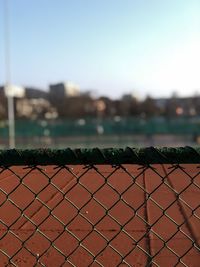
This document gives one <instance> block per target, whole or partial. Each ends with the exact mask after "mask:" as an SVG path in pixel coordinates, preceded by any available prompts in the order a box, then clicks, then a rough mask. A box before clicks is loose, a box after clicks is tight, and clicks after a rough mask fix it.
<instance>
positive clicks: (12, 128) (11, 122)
mask: <svg viewBox="0 0 200 267" xmlns="http://www.w3.org/2000/svg"><path fill="white" fill-rule="evenodd" d="M4 9H5V15H4V18H5V87H6V88H5V92H6V93H7V98H8V126H9V148H14V147H15V110H14V99H13V94H12V88H11V84H10V83H11V71H10V25H9V0H4Z"/></svg>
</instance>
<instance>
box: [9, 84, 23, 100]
mask: <svg viewBox="0 0 200 267" xmlns="http://www.w3.org/2000/svg"><path fill="white" fill-rule="evenodd" d="M4 94H5V96H7V97H9V96H11V97H15V98H23V97H25V88H24V87H22V86H16V85H9V86H4Z"/></svg>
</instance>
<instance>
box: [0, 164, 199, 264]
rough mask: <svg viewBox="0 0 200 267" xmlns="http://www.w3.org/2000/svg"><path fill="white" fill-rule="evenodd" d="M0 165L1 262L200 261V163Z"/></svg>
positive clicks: (106, 262) (176, 262) (182, 262)
mask: <svg viewBox="0 0 200 267" xmlns="http://www.w3.org/2000/svg"><path fill="white" fill-rule="evenodd" d="M70 167H73V170H72V169H69V170H68V169H67V168H64V169H60V168H55V167H53V166H47V167H41V170H40V169H39V168H38V169H37V168H35V169H30V168H24V167H12V168H10V169H8V170H1V171H0V266H52V267H54V266H78V267H79V266H80V267H82V266H83V267H86V266H95V267H96V266H109V267H114V266H135V267H136V266H137V267H139V266H148V264H149V265H151V266H168V267H171V266H190V267H195V266H196V267H198V266H199V262H200V231H199V229H200V174H199V169H198V166H197V165H182V167H184V169H181V168H180V167H178V168H176V167H175V166H174V167H172V166H167V165H164V166H162V165H154V166H153V168H151V169H150V168H148V169H146V168H141V166H137V165H126V166H125V165H124V166H123V167H124V169H123V168H115V167H112V166H107V165H106V166H96V167H97V169H96V170H95V169H94V168H92V169H87V168H84V166H70Z"/></svg>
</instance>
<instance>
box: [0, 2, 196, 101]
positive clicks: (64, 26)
mask: <svg viewBox="0 0 200 267" xmlns="http://www.w3.org/2000/svg"><path fill="white" fill-rule="evenodd" d="M4 1H5V0H0V19H1V20H0V40H2V41H1V42H0V83H1V84H2V83H4V81H5V63H4V43H3V40H4V31H3V30H4V20H3V17H4V9H3V4H4ZM9 2H10V3H9V6H10V36H11V73H12V83H14V84H17V85H31V86H39V87H41V88H43V89H47V88H48V85H49V84H50V83H55V82H60V81H68V80H70V81H74V82H75V83H77V84H79V85H80V87H81V89H83V90H87V89H92V90H96V91H97V92H98V94H99V95H100V94H101V95H102V94H104V95H108V96H113V97H115V98H116V97H118V96H120V95H122V94H123V93H128V92H133V93H136V94H137V95H141V96H144V95H146V94H150V95H152V96H169V95H170V94H171V93H172V92H174V91H176V92H178V93H179V94H180V95H189V94H194V92H197V91H199V92H200V73H199V72H200V1H199V0H9Z"/></svg>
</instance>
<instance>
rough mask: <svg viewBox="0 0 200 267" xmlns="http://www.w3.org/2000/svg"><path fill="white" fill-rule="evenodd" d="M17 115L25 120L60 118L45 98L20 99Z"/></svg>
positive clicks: (17, 105) (17, 103)
mask: <svg viewBox="0 0 200 267" xmlns="http://www.w3.org/2000/svg"><path fill="white" fill-rule="evenodd" d="M16 115H17V117H18V118H24V119H41V118H45V119H56V118H57V117H58V113H57V110H56V108H55V107H53V106H52V105H51V104H50V102H49V101H48V100H46V99H43V98H32V99H27V98H22V99H18V101H17V102H16Z"/></svg>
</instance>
